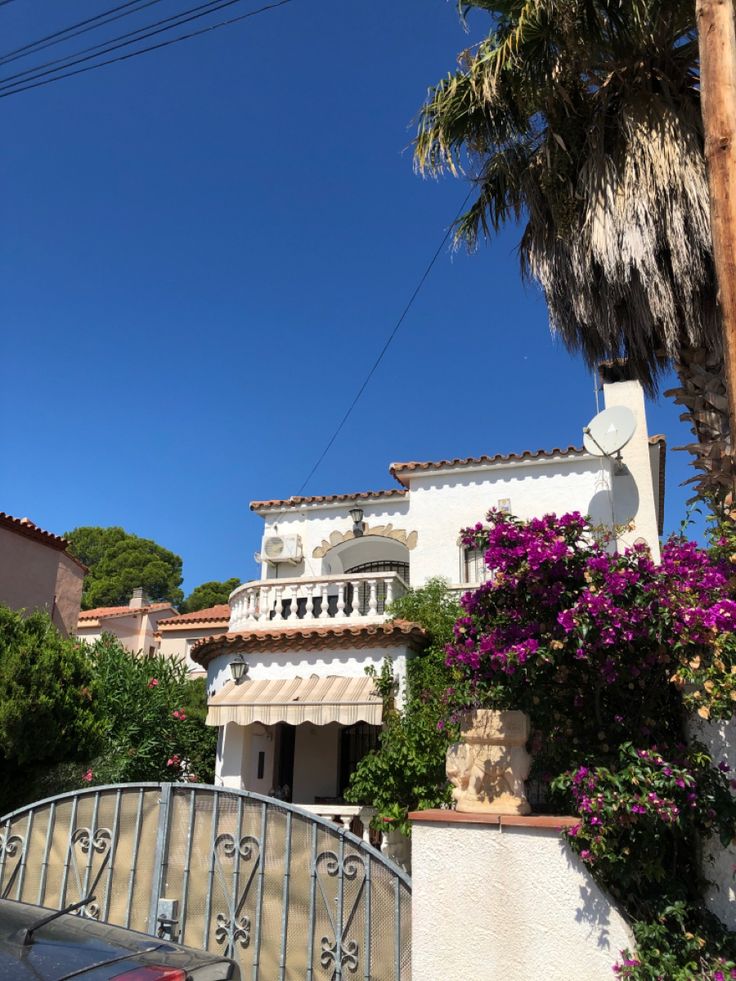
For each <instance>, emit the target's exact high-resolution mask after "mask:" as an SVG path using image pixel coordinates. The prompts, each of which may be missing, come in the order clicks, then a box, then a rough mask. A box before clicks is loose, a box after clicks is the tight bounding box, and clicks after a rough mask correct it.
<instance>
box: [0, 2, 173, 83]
mask: <svg viewBox="0 0 736 981" xmlns="http://www.w3.org/2000/svg"><path fill="white" fill-rule="evenodd" d="M136 2H140V0H136ZM156 3H161V0H146V3H141V5H140V6H139V7H136V8H135V10H126V11H125V13H122V14H117V15H116V16H115V17H108V19H107V20H103V21H101V22H100V23H99V24H90V25H89V26H88V27H82V28H81V29H80V30H78V31H73V32H72V33H71V34H67V35H66V36H65V37H57V38H56V39H55V40H53V41H47V42H46V43H45V44H41V43H39V42H37V47H35V48H33V50H32V51H20V52H19V53H18V54H13V55H12V56H11V55H7V56H6V57H4V58H0V66H2V65H9V64H10V63H11V62H12V61H18V59H19V58H28V57H30V56H32V55H34V54H38V52H39V51H43V50H44V49H45V48H52V47H53V46H54V45H55V44H64V43H65V42H66V41H70V40H71V39H72V38H73V37H79V35H80V34H86V33H87V32H88V31H96V30H97V29H98V28H99V27H104V26H105V25H106V24H111V23H112V22H113V21H114V20H120V18H121V17H129V16H130V15H131V14H137V13H139V11H141V10H145V9H146V7H152V6H153V5H154V4H156ZM138 30H143V28H142V27H140V28H138ZM130 33H131V34H135V33H136V31H131V32H130ZM122 36H123V37H127V36H128V35H127V34H124V35H122ZM112 40H117V39H116V38H113V39H112ZM108 43H109V42H108V41H100V43H99V44H96V45H93V46H92V47H97V48H99V47H102V45H104V44H108ZM92 47H90V48H84V49H83V50H82V51H78V52H77V54H83V53H84V52H85V51H91V50H92ZM73 57H75V55H64V56H63V57H61V58H57V59H56V60H55V61H46V62H44V63H43V64H42V65H34V66H33V67H32V68H26V69H25V70H24V71H22V72H20V73H19V74H20V75H27V74H28V73H29V72H34V71H36V70H37V69H39V68H46V66H47V65H55V64H57V63H58V62H60V61H66V60H67V59H69V58H73ZM17 77H18V76H17V75H8V76H7V78H5V79H4V81H10V79H11V78H17Z"/></svg>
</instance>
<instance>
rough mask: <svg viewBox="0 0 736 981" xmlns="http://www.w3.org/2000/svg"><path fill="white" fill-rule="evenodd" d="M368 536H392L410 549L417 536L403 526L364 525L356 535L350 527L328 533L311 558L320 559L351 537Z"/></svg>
mask: <svg viewBox="0 0 736 981" xmlns="http://www.w3.org/2000/svg"><path fill="white" fill-rule="evenodd" d="M370 536H374V537H378V538H393V540H394V541H396V542H401V544H402V545H406V547H407V548H408V549H409V551H411V550H412V549H413V548H416V546H417V540H418V538H419V536H418V534H417V533H416V532H415V531H410V532H406V531H404V529H403V528H394V526H393V525H391V524H388V525H374V526H373V527H371V526H370V525H366V526H365V528H364V529H363V534H362V535H360V536H357V535H356V534H355V532H354V531H353V529H352V528H350V529H349V530H348V531H345V532H343V531H333V532H332V533H331V534H330V537H329V539H323V540H322V542H321V543H320V544H319V545H318V546H317V547H316V548H315V550H314V551H313V552H312V558H313V559H322V558H324V556H325V555H326V554H327V553H328V552H329V550H330V549H331V548H334V547H335V545H341V544H342V543H343V542H349V541H351V539H353V538H357V537H360V538H369V537H370Z"/></svg>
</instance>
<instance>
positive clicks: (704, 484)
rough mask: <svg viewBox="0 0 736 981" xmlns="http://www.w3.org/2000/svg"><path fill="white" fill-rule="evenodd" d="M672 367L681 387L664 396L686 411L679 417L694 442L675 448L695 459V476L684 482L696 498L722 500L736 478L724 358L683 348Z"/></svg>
mask: <svg viewBox="0 0 736 981" xmlns="http://www.w3.org/2000/svg"><path fill="white" fill-rule="evenodd" d="M675 368H676V371H677V376H678V378H679V381H680V387H679V388H673V389H670V390H669V391H668V392H665V395H667V396H670V397H671V398H672V399H673V400H674V401H675V403H676V404H677V405H681V406H682V407H683V408H684V409H685V411H684V412H683V413H682V415H681V416H680V418H681V419H682V420H683V421H685V422H689V423H690V425H691V428H692V433H693V436H695V438H696V440H697V442H695V443H690V444H688V445H687V446H678V447H677V449H681V450H688V451H689V452H690V453H692V454H693V456H694V457H695V459H694V460H693V466H694V467H695V469H696V470H697V471H698V473H697V474H696V475H695V476H694V477H691V478H690V480H689V481H687V483H691V484H694V486H695V491H696V495H695V496H696V497H705V498H707V499H710V500H715V501H722V500H723V499H724V497H726V495H728V494H729V493H731V491H732V490H733V486H734V478H735V477H736V468H735V467H734V460H733V457H732V455H731V451H730V439H729V432H730V429H729V402H728V395H727V388H726V380H725V376H724V371H723V356H722V354H721V352H720V351H713V350H709V349H707V348H703V347H689V346H687V345H683V346H682V347H681V350H680V356H679V359H678V362H677V364H676V365H675Z"/></svg>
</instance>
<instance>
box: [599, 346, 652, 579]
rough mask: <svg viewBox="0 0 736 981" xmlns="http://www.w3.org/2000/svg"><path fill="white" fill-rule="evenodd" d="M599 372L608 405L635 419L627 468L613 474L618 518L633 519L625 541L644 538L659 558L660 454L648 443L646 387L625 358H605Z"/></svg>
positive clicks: (624, 453) (623, 453) (627, 449)
mask: <svg viewBox="0 0 736 981" xmlns="http://www.w3.org/2000/svg"><path fill="white" fill-rule="evenodd" d="M598 372H599V375H600V379H601V382H602V383H603V399H604V402H605V405H606V408H607V409H610V408H611V407H612V406H614V405H622V406H625V407H626V408H627V409H630V410H631V412H632V413H633V414H634V418H635V419H636V430H635V432H634V435H633V436H632V438H631V440H630V441H629V442H628V443H627V444H626V446H625V447H624V448H623V450H622V451H621V459H622V462H623V464H624V466H625V468H626V469H625V472H624V473H619V474H616V473H615V472H614V474H613V476H612V481H613V498H614V502H615V506H614V509H615V521H616V523H617V524H626V523H627V522H629V521H630V520H631V521H633V522H634V528H633V531H632V532H631V533H630V534H628V535H626V536H625V537H626V539H627V542H626V544H628V543H629V539H631V540H637V539H640V538H643V539H644V540H645V541H646V542H647V544H648V545H649V548H650V549H651V552H652V556H653V558H654V560H655V561H659V555H660V553H659V520H658V519H659V514H658V509H659V479H658V476H659V475H658V467H659V462H658V461H659V455H658V450H657V451H656V452H655V450H654V448H653V447H650V443H649V432H648V430H647V416H646V407H645V402H644V389H643V388H642V387H641V384H640V382H638V381H637V380H636V378H635V377H634V375H633V373H632V372H631V370H630V369H629V366H628V365H627V363H626V362H625V361H623V360H621V361H609V362H605V363H603V364H601V365H599V367H598ZM655 459H656V460H657V463H656V477H657V479H656V480H655Z"/></svg>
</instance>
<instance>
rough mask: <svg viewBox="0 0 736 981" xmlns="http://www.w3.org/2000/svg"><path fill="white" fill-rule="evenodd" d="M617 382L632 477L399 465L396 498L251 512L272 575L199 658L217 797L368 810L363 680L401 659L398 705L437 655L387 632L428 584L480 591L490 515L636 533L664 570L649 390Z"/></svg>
mask: <svg viewBox="0 0 736 981" xmlns="http://www.w3.org/2000/svg"><path fill="white" fill-rule="evenodd" d="M604 382H605V383H604V393H605V401H606V405H607V406H609V407H610V406H613V405H626V406H628V407H629V408H630V409H631V410H632V411H633V412H634V414H635V417H636V420H637V429H636V432H635V434H634V437H633V438H632V439H631V441H630V442H629V444H628V445H627V446H626V447H625V449H624V450H623V453H622V458H623V464H624V466H623V467H621V466H619V465H616V464H615V463H614V461H612V460H610V459H608V458H600V457H594V456H592V455H590V454H588V453H587V452H586V451H585V450H584V449H581V448H575V447H568V448H567V449H554V450H550V451H543V450H539V451H536V452H530V451H525V452H523V453H518V454H514V453H511V454H507V455H497V456H480V457H474V458H466V459H454V460H436V461H429V462H422V463H417V462H412V463H394V464H392V465H391V467H390V472H391V474H392V475H393V477H394V478H395V479H396V480H397V482H398V484H399V485H400V486H398V487H395V488H393V489H391V490H379V491H362V492H359V493H356V494H333V495H325V496H317V497H292V498H289V499H288V500H270V501H255V502H253V503H252V504H251V509H252V510H254V511H255V512H256V513H257V514H259V515H260V516H261V517H262V518H263V520H264V535H263V544H262V547H261V553H260V555H259V556H257V558H259V559H260V562H261V570H260V573H261V575H260V578H259V579H256V580H253V581H251V582H246V583H244V584H243V585H242V586H239V587H238V588H237V589H236V590H234V592H233V593H232V594H231V596H230V606H231V614H230V624H229V629H228V631H227V633H226V634H224V635H221V636H217V637H212V638H209V639H206V640H203V641H201V642H199V643H198V644H197V645H195V646H194V649H193V651H192V658H193V660H194V661H195V662H196V663H198V664H199V665H201V666H202V667H203V668H206V669H207V677H208V691H209V696H210V698H209V714H208V723H209V724H210V725H215V726H218V727H219V729H220V732H219V742H218V752H217V768H216V781H217V783H218V784H220V785H224V786H231V787H237V788H244V789H247V790H253V791H257V792H260V793H264V794H269V793H274V792H275V793H276V794H277V795H281V796H283V797H285V798H288V799H290V800H293V801H294V802H296V803H299V804H305V805H311V806H312V808H313V809H315V810H317V811H320V812H321V813H323V814H326V815H328V816H329V815H333V816H334V815H338V816H343V815H349V814H351V813H355V809H352V811H351V809H350V808H347V807H341V805H340V802H341V799H342V794H343V792H344V790H345V787H346V785H347V783H348V780H349V777H350V774H351V772H352V771H353V769H354V768H355V766H356V764H357V762H358V761H359V760H360V758H361V757H362V756H363V755H364V754H365V753H366V752H368V751H369V750H370V749H371V748H372V747H374V746H375V745H376V742H377V738H378V733H379V731H380V725H381V716H382V705H381V702H380V700H379V698H378V697H377V696H376V694H375V692H374V687H373V683H372V681H371V679H370V678H369V677H367V676H366V674H365V668H366V667H368V666H372V667H375V668H380V666H381V664H382V662H383V661H384V659H386V658H387V659H388V660H389V661H391V663H392V665H393V669H394V673H395V676H396V678H397V681H398V692H397V698H398V701H399V702H401V700H402V698H403V694H404V686H405V678H406V663H407V660H408V659H409V658H410V657H412V656H415V655H416V654H417V653H418V652H420V651H421V649H422V647H423V645H424V644H425V635H424V633H423V631H422V630H421V629H420V628H419V627H418V626H417V625H416V624H412V623H406V622H402V621H395V622H386V620H387V616H386V612H385V610H386V607H387V605H388V604H389V603H390V602H391V599H392V598H393V597H396V596H398V595H400V594H401V593H403V592H404V591H405V590H406V589H407V587H408V586H409V585H411V586H414V587H416V586H421V585H422V584H423V583H424V582H426V581H427V580H428V579H429V578H430V577H434V576H443V577H445V578H446V579H447V580H449V582H450V583H451V584H452V586H453V587H454V588H456V589H457V590H458V591H465V590H467V589H468V588H469V587H472V586H474V585H476V584H477V583H479V582H481V581H482V580H483V578H484V576H485V574H486V573H485V569H484V566H483V561H482V556H481V555H479V554H477V553H476V552H473V551H469V550H467V549H464V548H463V547H462V546H461V545H460V543H459V533H460V530H461V528H463V527H466V526H468V525H471V524H474V523H475V522H477V521H479V520H482V519H483V518H484V517H485V514H486V512H487V511H488V510H489V509H490V508H492V507H497V508H502V509H507V510H509V511H511V512H512V513H514V514H515V515H517V516H519V517H521V518H529V517H532V516H534V515H540V514H544V513H547V512H557V513H562V512H565V511H580V512H582V513H583V514H590V515H591V516H592V518H593V520H594V521H595V522H600V523H601V524H605V525H609V526H610V525H611V524H612V523H614V524H617V525H618V524H620V525H628V527H626V528H625V529H624V531H623V532H622V535H621V539H620V540H621V542H622V543H623V544H632V543H633V542H634V541H636V540H643V541H645V542H646V543H647V544H648V545H649V547H650V549H651V551H652V554H653V555H654V556H655V558H658V557H659V541H658V536H659V533H660V532H661V523H662V515H663V505H664V464H665V443H664V438H663V437H654V438H653V439H650V438H649V436H648V434H647V428H646V418H645V413H644V398H643V393H642V389H641V387H640V385H639V384H638V383H636V382H633V381H629V380H626V379H625V378H622V376H621V372H620V369H618V368H612V369H611V370H610V371H609V372H608V373H607V374H606V375H604ZM242 661H244V662H245V666H246V668H245V670H246V672H247V673H246V676H245V678H244V679H243V680H241V681H240V683H236V682H235V681H233V680H232V677H231V674H235V673H237V671H238V670H241V671H242V670H243V669H242V667H241V668H238V663H239V662H242ZM233 662H235V664H233Z"/></svg>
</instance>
